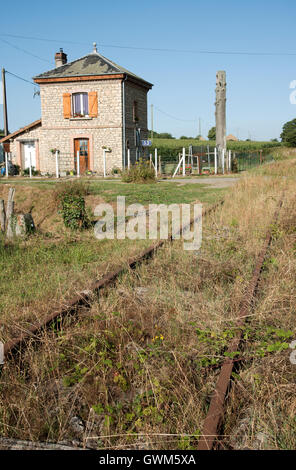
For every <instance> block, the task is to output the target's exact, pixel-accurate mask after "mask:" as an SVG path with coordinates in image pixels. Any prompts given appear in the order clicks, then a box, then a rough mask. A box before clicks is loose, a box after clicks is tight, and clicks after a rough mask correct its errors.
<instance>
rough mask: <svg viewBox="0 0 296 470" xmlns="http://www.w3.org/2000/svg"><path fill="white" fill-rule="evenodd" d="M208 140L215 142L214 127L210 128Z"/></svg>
mask: <svg viewBox="0 0 296 470" xmlns="http://www.w3.org/2000/svg"><path fill="white" fill-rule="evenodd" d="M208 139H209V140H216V127H212V128H211V129H210V130H209V133H208Z"/></svg>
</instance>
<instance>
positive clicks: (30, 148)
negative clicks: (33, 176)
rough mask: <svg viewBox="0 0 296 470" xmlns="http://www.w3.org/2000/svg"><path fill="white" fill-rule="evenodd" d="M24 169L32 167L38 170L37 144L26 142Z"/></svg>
mask: <svg viewBox="0 0 296 470" xmlns="http://www.w3.org/2000/svg"><path fill="white" fill-rule="evenodd" d="M23 145H24V169H26V168H29V167H30V162H31V167H32V168H33V167H34V168H35V169H36V149H35V142H34V141H32V142H25V143H24V144H23Z"/></svg>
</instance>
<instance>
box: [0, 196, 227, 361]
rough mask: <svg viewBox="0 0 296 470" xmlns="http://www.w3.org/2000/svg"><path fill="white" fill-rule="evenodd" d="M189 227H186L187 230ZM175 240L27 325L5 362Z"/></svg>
mask: <svg viewBox="0 0 296 470" xmlns="http://www.w3.org/2000/svg"><path fill="white" fill-rule="evenodd" d="M223 203H224V201H223V200H222V201H220V202H218V203H216V204H213V205H212V206H210V207H209V208H207V209H205V210H204V211H203V217H205V216H207V215H209V214H210V213H212V212H213V211H215V210H216V209H217V208H218V207H220V206H221V205H222V204H223ZM194 222H195V219H194V220H191V222H190V224H189V226H191V225H192V224H193V223H194ZM186 228H188V227H184V229H185V230H186ZM173 240H174V238H173V235H171V236H170V237H169V239H168V240H159V241H158V242H157V243H154V244H153V245H151V246H150V247H148V248H146V249H145V250H144V251H143V252H142V253H140V254H139V255H137V256H135V257H133V258H130V259H129V260H128V261H127V262H126V263H125V264H124V265H121V266H118V267H117V268H116V269H114V270H113V271H110V272H108V273H107V274H105V275H104V276H103V277H102V278H101V279H99V280H96V281H95V282H94V283H93V284H92V285H91V286H90V288H89V289H88V290H87V291H82V292H80V293H78V294H77V295H75V296H74V297H73V298H72V299H71V300H70V301H69V302H68V303H67V306H66V307H63V308H61V309H59V310H56V311H54V312H52V313H50V314H49V315H47V316H46V317H45V318H44V319H43V320H42V321H40V322H39V323H37V324H35V325H32V326H29V327H27V329H26V331H25V332H24V333H22V334H21V335H20V336H18V337H17V338H13V339H11V340H10V341H7V342H6V343H4V345H3V356H4V362H6V361H7V359H9V358H10V357H13V356H14V355H15V354H16V353H17V352H18V351H20V348H22V347H25V344H26V342H28V341H29V340H32V339H35V340H37V339H38V335H39V334H40V333H41V331H42V330H44V329H46V328H48V327H50V326H51V325H52V324H54V323H55V322H56V321H57V320H58V319H61V318H63V317H65V316H67V315H73V314H77V313H78V311H79V308H81V307H86V306H89V305H90V302H91V299H92V296H93V294H94V293H98V292H99V291H101V290H103V289H104V288H106V287H108V286H110V285H112V284H114V283H115V282H116V280H117V279H118V278H119V276H120V275H122V274H123V273H124V272H126V270H127V269H134V268H135V267H136V266H138V265H139V264H141V263H142V262H144V261H145V260H147V259H149V258H151V257H153V256H154V255H155V253H156V252H157V250H159V248H161V247H162V246H163V245H164V244H165V243H167V242H172V241H173Z"/></svg>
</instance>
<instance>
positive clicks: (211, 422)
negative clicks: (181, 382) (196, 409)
mask: <svg viewBox="0 0 296 470" xmlns="http://www.w3.org/2000/svg"><path fill="white" fill-rule="evenodd" d="M282 205H283V196H282V197H281V199H280V201H279V203H278V206H277V208H276V210H275V213H274V216H273V219H272V221H273V222H274V223H275V222H276V221H277V220H278V217H279V213H280V209H281V207H282ZM271 239H272V231H271V228H269V230H268V231H267V234H266V237H265V241H264V244H263V247H262V249H261V252H260V254H259V256H258V259H257V262H256V265H255V269H254V271H253V275H252V278H251V281H250V283H249V285H248V288H247V291H246V293H245V295H244V297H243V299H242V301H241V304H240V310H239V314H238V318H237V322H236V327H237V328H238V329H240V330H239V333H238V334H237V336H236V337H234V338H233V339H232V341H231V343H230V345H229V348H228V350H227V355H230V354H231V353H234V352H236V351H237V350H238V348H239V346H240V343H241V339H242V333H243V330H242V327H243V326H244V323H245V319H246V317H247V316H248V314H249V311H250V309H251V307H252V302H253V300H254V297H255V295H256V290H257V286H258V282H259V279H260V274H261V270H262V267H263V263H264V259H265V256H266V253H267V250H268V247H269V245H270V243H271ZM235 362H236V361H235V359H231V358H230V357H227V358H226V359H225V361H224V362H223V364H222V367H221V371H220V374H219V377H218V380H217V384H216V388H215V390H214V394H213V396H212V398H211V401H210V407H209V410H208V413H207V415H206V418H205V421H204V425H203V432H202V434H201V437H200V439H199V442H198V446H197V450H212V449H213V446H214V444H215V441H216V440H217V439H218V438H219V429H220V427H221V425H222V421H223V416H224V405H225V400H226V397H227V392H228V391H229V388H230V386H231V375H232V371H233V367H234V364H235Z"/></svg>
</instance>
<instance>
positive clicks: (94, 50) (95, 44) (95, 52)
mask: <svg viewBox="0 0 296 470" xmlns="http://www.w3.org/2000/svg"><path fill="white" fill-rule="evenodd" d="M93 47H94V48H93V51H92V53H93V54H97V53H98V51H97V43H96V42H93Z"/></svg>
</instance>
